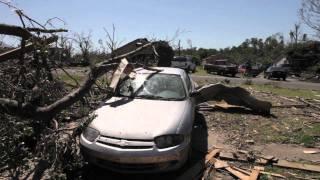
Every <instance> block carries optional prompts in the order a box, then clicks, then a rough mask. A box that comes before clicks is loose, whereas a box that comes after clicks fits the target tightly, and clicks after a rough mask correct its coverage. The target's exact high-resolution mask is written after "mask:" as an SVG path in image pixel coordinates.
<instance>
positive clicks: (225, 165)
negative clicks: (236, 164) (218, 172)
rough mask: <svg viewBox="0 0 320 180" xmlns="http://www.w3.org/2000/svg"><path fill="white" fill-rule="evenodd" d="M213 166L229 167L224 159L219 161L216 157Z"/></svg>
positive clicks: (217, 167) (218, 167) (219, 167)
mask: <svg viewBox="0 0 320 180" xmlns="http://www.w3.org/2000/svg"><path fill="white" fill-rule="evenodd" d="M214 167H215V168H216V169H221V168H226V167H229V164H228V163H227V162H226V161H221V160H219V159H216V162H215V163H214Z"/></svg>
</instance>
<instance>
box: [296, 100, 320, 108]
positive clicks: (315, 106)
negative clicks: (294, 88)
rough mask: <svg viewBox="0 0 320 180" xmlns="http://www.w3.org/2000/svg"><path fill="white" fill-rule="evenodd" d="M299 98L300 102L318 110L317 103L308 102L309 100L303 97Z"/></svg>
mask: <svg viewBox="0 0 320 180" xmlns="http://www.w3.org/2000/svg"><path fill="white" fill-rule="evenodd" d="M299 100H300V101H301V102H303V103H305V104H307V105H309V106H310V107H312V108H315V109H318V110H320V106H317V105H315V104H313V103H310V102H308V101H306V100H304V99H302V98H299Z"/></svg>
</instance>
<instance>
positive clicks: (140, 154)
mask: <svg viewBox="0 0 320 180" xmlns="http://www.w3.org/2000/svg"><path fill="white" fill-rule="evenodd" d="M154 69H156V71H153V70H150V69H148V70H147V69H143V68H138V69H136V70H135V72H136V73H137V74H136V76H135V78H134V79H130V78H128V79H126V80H124V81H122V82H120V83H119V85H118V87H117V89H116V95H115V96H114V97H112V98H111V99H109V100H107V101H106V102H105V103H104V105H103V106H102V107H101V108H99V109H97V110H96V111H95V115H96V117H95V118H94V119H93V120H92V122H91V123H90V124H89V125H88V127H87V128H86V129H85V130H84V132H83V133H82V134H81V138H80V144H81V149H82V152H83V154H84V157H85V158H86V159H87V160H88V161H89V162H90V163H93V164H95V165H98V166H101V167H104V168H108V169H111V170H114V171H122V172H123V171H124V172H159V171H170V170H175V169H178V168H180V167H181V166H182V165H183V164H184V163H185V162H186V161H187V159H188V157H189V156H190V153H191V132H192V129H193V121H194V116H195V99H194V96H195V95H196V91H195V87H194V83H193V82H192V80H191V78H190V77H189V75H188V74H187V73H186V72H185V71H184V70H181V69H178V68H162V67H161V68H160V67H159V68H158V67H157V68H154ZM159 71H160V72H159Z"/></svg>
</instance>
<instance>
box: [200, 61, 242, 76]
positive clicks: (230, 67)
mask: <svg viewBox="0 0 320 180" xmlns="http://www.w3.org/2000/svg"><path fill="white" fill-rule="evenodd" d="M204 70H206V71H207V72H208V73H213V72H214V73H217V74H218V75H227V74H229V75H231V76H232V77H234V76H236V74H237V72H238V70H237V66H236V65H235V64H232V63H230V62H229V61H228V60H227V59H222V60H215V61H213V62H211V63H207V64H205V65H204Z"/></svg>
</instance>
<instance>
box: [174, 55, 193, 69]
mask: <svg viewBox="0 0 320 180" xmlns="http://www.w3.org/2000/svg"><path fill="white" fill-rule="evenodd" d="M171 67H175V68H180V69H184V70H185V71H186V72H190V71H191V72H192V73H194V72H195V71H196V64H195V62H194V61H193V59H192V57H191V56H175V57H174V58H173V60H172V61H171Z"/></svg>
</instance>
